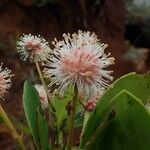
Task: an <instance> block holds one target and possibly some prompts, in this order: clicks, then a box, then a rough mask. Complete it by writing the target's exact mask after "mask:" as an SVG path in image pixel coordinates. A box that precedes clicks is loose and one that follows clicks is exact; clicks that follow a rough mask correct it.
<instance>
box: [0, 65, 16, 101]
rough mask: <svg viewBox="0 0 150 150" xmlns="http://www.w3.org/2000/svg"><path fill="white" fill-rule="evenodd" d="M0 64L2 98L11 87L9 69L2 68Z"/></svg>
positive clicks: (0, 95)
mask: <svg viewBox="0 0 150 150" xmlns="http://www.w3.org/2000/svg"><path fill="white" fill-rule="evenodd" d="M2 65H3V64H1V65H0V98H1V99H3V100H4V98H3V97H4V95H5V93H7V92H8V91H7V90H8V89H9V88H10V87H11V77H12V76H13V75H12V74H11V70H9V69H7V68H5V69H2Z"/></svg>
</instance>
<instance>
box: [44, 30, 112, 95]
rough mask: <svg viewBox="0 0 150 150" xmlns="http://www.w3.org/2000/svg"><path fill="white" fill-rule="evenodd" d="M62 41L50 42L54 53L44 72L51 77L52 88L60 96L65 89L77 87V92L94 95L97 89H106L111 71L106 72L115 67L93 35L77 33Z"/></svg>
mask: <svg viewBox="0 0 150 150" xmlns="http://www.w3.org/2000/svg"><path fill="white" fill-rule="evenodd" d="M63 37H64V40H63V41H59V42H58V41H57V40H56V39H55V41H54V42H53V44H54V46H55V49H54V51H53V53H52V55H50V58H49V60H47V63H46V66H47V68H46V69H45V70H44V72H45V76H46V77H51V80H52V82H51V84H50V86H51V85H53V84H56V85H58V86H59V88H58V91H59V92H60V94H63V93H64V91H65V89H66V88H67V86H68V85H70V84H72V85H75V84H77V87H78V90H79V92H84V93H86V94H87V95H93V94H95V93H96V91H97V89H98V88H100V87H101V88H103V87H107V86H108V82H109V80H112V79H113V77H112V76H111V75H110V74H111V73H112V71H107V70H105V68H106V67H108V66H109V65H112V64H114V58H113V57H109V56H110V53H109V54H107V55H106V54H105V53H104V49H105V48H106V47H107V45H106V44H103V43H101V42H100V40H98V39H97V36H96V35H95V34H94V33H92V34H91V33H90V32H82V31H78V33H77V34H72V35H70V34H64V35H63Z"/></svg>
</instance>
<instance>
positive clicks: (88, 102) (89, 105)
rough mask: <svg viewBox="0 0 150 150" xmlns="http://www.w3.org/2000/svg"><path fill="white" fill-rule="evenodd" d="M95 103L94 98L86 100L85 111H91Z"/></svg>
mask: <svg viewBox="0 0 150 150" xmlns="http://www.w3.org/2000/svg"><path fill="white" fill-rule="evenodd" d="M96 104H97V101H95V100H88V101H87V102H86V104H85V105H84V108H85V109H86V110H87V111H93V110H94V109H95V107H96Z"/></svg>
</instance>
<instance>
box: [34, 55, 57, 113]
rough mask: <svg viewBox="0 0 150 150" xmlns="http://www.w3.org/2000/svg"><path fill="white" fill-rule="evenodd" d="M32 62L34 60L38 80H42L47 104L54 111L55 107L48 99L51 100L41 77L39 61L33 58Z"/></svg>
mask: <svg viewBox="0 0 150 150" xmlns="http://www.w3.org/2000/svg"><path fill="white" fill-rule="evenodd" d="M34 62H35V65H36V68H37V71H38V74H39V77H40V80H41V82H42V84H43V87H44V90H45V92H46V94H47V97H48V103H49V106H50V108H51V110H52V111H53V112H55V108H54V106H53V105H52V103H51V101H50V100H51V97H50V95H49V92H48V89H47V86H46V84H45V81H44V79H43V75H42V72H41V69H40V66H39V63H38V61H37V59H36V58H35V60H34Z"/></svg>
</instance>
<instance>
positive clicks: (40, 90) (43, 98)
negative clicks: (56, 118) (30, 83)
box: [34, 84, 48, 109]
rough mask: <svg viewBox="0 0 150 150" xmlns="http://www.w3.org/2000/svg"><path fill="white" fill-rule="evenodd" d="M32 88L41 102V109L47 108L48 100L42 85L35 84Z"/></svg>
mask: <svg viewBox="0 0 150 150" xmlns="http://www.w3.org/2000/svg"><path fill="white" fill-rule="evenodd" d="M34 87H35V88H36V89H37V91H38V93H39V98H40V101H41V105H42V108H43V109H45V108H48V98H47V94H46V92H45V89H44V87H43V85H40V84H36V85H34Z"/></svg>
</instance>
